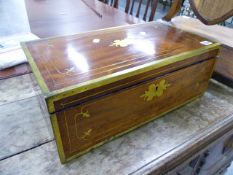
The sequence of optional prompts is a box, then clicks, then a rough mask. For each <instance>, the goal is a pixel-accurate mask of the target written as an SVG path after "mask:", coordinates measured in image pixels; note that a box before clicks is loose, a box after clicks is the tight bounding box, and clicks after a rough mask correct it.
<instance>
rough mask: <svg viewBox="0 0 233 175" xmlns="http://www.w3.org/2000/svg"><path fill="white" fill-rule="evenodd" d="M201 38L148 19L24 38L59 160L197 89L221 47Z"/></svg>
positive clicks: (164, 109) (196, 92)
mask: <svg viewBox="0 0 233 175" xmlns="http://www.w3.org/2000/svg"><path fill="white" fill-rule="evenodd" d="M205 40H206V39H205V38H202V37H199V36H196V35H192V34H189V33H186V32H182V31H180V30H176V29H175V28H172V27H169V26H167V25H164V24H161V23H156V22H151V23H144V24H138V25H131V26H125V27H119V28H117V29H116V28H112V29H106V30H102V31H95V32H88V33H84V34H78V35H73V36H67V37H58V38H54V39H45V40H41V41H35V42H28V43H26V44H25V45H23V48H24V50H25V53H26V55H27V57H28V59H29V62H30V65H31V67H32V69H33V72H34V74H35V76H36V79H37V81H38V83H39V85H40V87H41V89H42V91H43V93H44V96H45V98H46V103H47V107H48V111H49V113H50V115H51V121H52V125H53V129H54V134H55V138H56V141H57V145H58V150H59V155H60V158H61V161H62V162H63V163H64V162H65V161H68V160H71V159H72V158H74V157H77V156H79V155H80V154H83V153H84V152H86V151H88V150H90V149H91V148H94V147H96V146H98V145H101V144H103V143H104V142H106V141H107V140H109V139H112V138H113V137H115V136H117V135H121V134H123V133H125V132H127V131H129V130H132V129H134V128H136V127H138V126H140V125H142V124H144V123H146V122H148V121H150V120H152V119H154V118H157V117H158V116H160V115H162V114H164V113H166V112H168V111H170V110H172V109H174V108H177V107H179V106H181V105H183V104H184V103H187V101H190V100H192V99H193V98H196V97H198V96H200V95H202V94H203V92H204V91H205V89H206V88H207V86H208V80H209V78H210V76H211V74H212V70H213V66H214V63H215V56H216V55H217V53H218V49H219V44H218V43H209V45H208V46H206V45H203V44H202V42H203V41H205ZM190 75H192V76H190Z"/></svg>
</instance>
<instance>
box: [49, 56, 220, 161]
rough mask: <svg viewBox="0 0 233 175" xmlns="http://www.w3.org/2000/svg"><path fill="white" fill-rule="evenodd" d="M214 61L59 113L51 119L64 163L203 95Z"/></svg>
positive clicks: (178, 71)
mask: <svg viewBox="0 0 233 175" xmlns="http://www.w3.org/2000/svg"><path fill="white" fill-rule="evenodd" d="M214 63H215V59H210V60H207V61H204V62H201V63H198V64H195V65H192V66H190V67H187V68H183V69H181V70H177V71H175V72H172V73H169V74H167V75H164V76H161V77H157V78H154V79H151V80H148V81H146V82H142V83H140V84H138V85H136V86H133V87H130V88H127V89H122V90H120V91H118V92H115V93H112V94H109V95H107V96H103V97H101V98H98V99H95V100H92V101H90V102H87V103H84V104H81V105H78V106H75V107H72V108H68V109H65V110H63V111H61V112H57V113H56V114H55V115H54V116H53V117H52V125H53V127H54V132H55V137H56V140H57V143H58V145H59V146H58V149H59V153H60V158H61V161H62V162H64V161H66V160H69V159H70V158H71V157H75V156H77V155H79V154H80V153H82V152H84V151H86V150H88V149H89V148H92V147H94V146H95V145H100V144H101V143H103V142H104V141H105V140H108V139H110V138H112V137H114V136H116V135H119V134H122V133H125V132H126V131H128V130H130V129H132V128H135V127H138V126H140V125H142V124H143V123H146V122H148V121H150V120H152V119H155V118H156V117H158V116H159V115H161V114H164V113H166V112H168V111H170V110H172V109H174V108H176V107H178V106H180V105H182V104H184V103H185V102H187V101H189V100H191V99H193V98H194V97H197V96H199V95H201V94H202V93H203V92H204V90H205V89H206V88H207V86H208V80H209V78H210V76H211V74H212V70H213V66H214Z"/></svg>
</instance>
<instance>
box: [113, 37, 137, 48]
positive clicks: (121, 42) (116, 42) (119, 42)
mask: <svg viewBox="0 0 233 175" xmlns="http://www.w3.org/2000/svg"><path fill="white" fill-rule="evenodd" d="M130 44H132V40H130V39H127V38H125V39H123V40H114V41H113V43H112V44H111V45H110V46H116V47H127V46H128V45H130Z"/></svg>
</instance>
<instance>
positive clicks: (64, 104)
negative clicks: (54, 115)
mask: <svg viewBox="0 0 233 175" xmlns="http://www.w3.org/2000/svg"><path fill="white" fill-rule="evenodd" d="M182 66H185V65H181V67H182ZM171 69H172V68H171ZM166 71H169V70H165V71H164V70H161V71H159V72H156V73H154V74H150V75H149V76H148V75H147V76H143V77H142V78H141V79H137V80H134V81H131V82H128V83H125V84H123V85H122V84H121V85H118V86H114V87H112V88H109V89H108V90H103V91H99V92H97V93H95V94H93V95H89V96H85V97H82V98H79V99H78V100H73V101H70V102H67V103H61V105H62V106H63V107H65V106H66V105H69V104H71V103H74V102H76V101H80V100H82V99H85V98H89V97H92V96H95V95H98V94H101V93H104V92H107V91H110V90H112V89H115V88H119V87H121V86H125V85H128V84H130V83H134V82H137V81H140V80H143V79H144V78H147V77H152V76H154V75H157V74H160V73H164V72H165V73H166ZM146 83H148V82H145V83H144V84H146ZM142 85H143V84H142Z"/></svg>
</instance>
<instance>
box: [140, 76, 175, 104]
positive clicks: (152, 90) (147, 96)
mask: <svg viewBox="0 0 233 175" xmlns="http://www.w3.org/2000/svg"><path fill="white" fill-rule="evenodd" d="M168 86H170V84H168V83H167V82H166V80H161V81H160V82H159V83H157V84H151V85H150V86H149V88H148V91H145V93H144V94H143V95H141V96H140V97H141V98H144V100H145V101H151V100H153V98H154V97H160V96H162V95H163V93H164V91H165V90H166V89H167V87H168Z"/></svg>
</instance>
